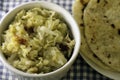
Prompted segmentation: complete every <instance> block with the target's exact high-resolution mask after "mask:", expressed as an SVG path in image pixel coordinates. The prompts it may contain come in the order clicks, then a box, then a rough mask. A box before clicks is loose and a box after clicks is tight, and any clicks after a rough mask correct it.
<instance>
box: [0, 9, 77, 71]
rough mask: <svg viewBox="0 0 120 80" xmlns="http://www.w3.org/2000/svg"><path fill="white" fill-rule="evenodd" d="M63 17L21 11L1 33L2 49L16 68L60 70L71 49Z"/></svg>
mask: <svg viewBox="0 0 120 80" xmlns="http://www.w3.org/2000/svg"><path fill="white" fill-rule="evenodd" d="M67 26H68V25H67V24H66V23H65V21H64V20H63V18H62V17H61V16H60V15H59V14H57V13H56V12H55V11H51V10H47V9H44V8H33V9H29V10H21V11H20V12H19V13H18V14H17V15H16V17H15V19H14V20H13V21H12V22H11V24H10V25H9V28H8V29H7V30H6V31H5V32H4V33H3V42H2V45H1V50H2V52H3V53H4V54H5V56H6V58H7V60H8V61H9V63H10V64H11V65H13V66H14V67H15V68H17V69H19V70H22V71H24V72H28V73H47V72H51V71H54V70H56V69H58V68H60V67H62V66H63V65H64V64H65V63H66V62H67V60H68V59H67V57H70V55H71V53H72V50H73V48H74V44H75V42H74V39H73V38H72V37H70V31H69V29H68V27H67Z"/></svg>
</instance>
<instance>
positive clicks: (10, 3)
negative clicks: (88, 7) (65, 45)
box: [0, 0, 111, 80]
mask: <svg viewBox="0 0 120 80" xmlns="http://www.w3.org/2000/svg"><path fill="white" fill-rule="evenodd" d="M30 1H43V0H0V19H1V18H2V17H3V16H4V15H5V13H7V12H8V11H9V10H11V9H13V7H15V6H17V5H19V4H21V3H24V2H30ZM44 1H49V2H53V3H56V4H58V5H60V6H61V7H64V8H65V9H66V10H68V11H69V12H70V13H71V7H72V4H73V2H74V0H44ZM0 80H33V79H26V78H22V77H20V76H15V75H14V74H12V73H11V72H10V71H9V70H8V69H7V68H6V67H5V66H4V64H3V63H2V62H1V61H0ZM34 80H35V79H34ZM62 80H111V79H109V78H107V77H105V76H103V75H101V74H99V73H98V72H96V71H95V70H93V69H92V68H91V67H90V66H89V65H88V64H87V63H86V62H85V61H84V60H83V59H82V57H81V56H80V55H78V57H77V59H76V61H75V62H74V64H73V66H72V67H71V69H70V71H69V72H68V73H67V75H66V76H65V77H64V78H62Z"/></svg>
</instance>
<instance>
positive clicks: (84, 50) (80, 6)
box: [72, 0, 112, 70]
mask: <svg viewBox="0 0 120 80" xmlns="http://www.w3.org/2000/svg"><path fill="white" fill-rule="evenodd" d="M88 2H89V0H76V1H75V2H74V4H73V7H72V12H73V16H74V18H75V20H76V22H77V23H78V25H79V28H80V31H81V41H82V42H81V47H80V54H82V55H83V56H84V57H87V58H89V59H90V60H91V61H92V62H94V63H95V64H96V65H98V66H99V67H101V68H102V69H107V70H112V69H111V68H109V67H108V66H107V65H105V64H104V63H102V62H101V61H100V60H99V59H98V58H97V56H96V55H95V54H94V53H93V52H92V51H91V50H90V49H89V46H88V44H87V42H86V39H85V35H84V29H85V26H84V22H83V12H84V9H85V8H86V6H87V3H88Z"/></svg>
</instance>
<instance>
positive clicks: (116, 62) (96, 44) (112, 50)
mask: <svg viewBox="0 0 120 80" xmlns="http://www.w3.org/2000/svg"><path fill="white" fill-rule="evenodd" d="M84 23H85V26H86V27H85V36H86V39H87V43H88V45H89V47H90V49H91V50H92V51H93V52H94V53H95V55H96V56H97V57H98V58H99V59H100V60H101V61H102V62H104V63H105V64H106V65H108V66H109V67H111V68H112V69H115V70H116V71H120V0H90V2H89V4H88V5H87V8H86V9H85V12H84Z"/></svg>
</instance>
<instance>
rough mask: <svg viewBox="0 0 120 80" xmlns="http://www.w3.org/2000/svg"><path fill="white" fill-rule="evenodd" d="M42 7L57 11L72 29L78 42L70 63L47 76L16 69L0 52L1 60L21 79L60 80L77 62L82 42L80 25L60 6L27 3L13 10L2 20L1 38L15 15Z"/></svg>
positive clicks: (40, 2)
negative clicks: (23, 10) (21, 11)
mask: <svg viewBox="0 0 120 80" xmlns="http://www.w3.org/2000/svg"><path fill="white" fill-rule="evenodd" d="M40 6H41V7H43V8H46V9H51V10H53V11H56V12H57V13H59V14H60V15H61V16H62V17H63V18H64V19H65V21H66V22H67V24H68V25H69V28H70V30H71V32H72V34H73V37H74V39H75V42H76V44H75V47H74V50H73V53H72V56H71V58H70V59H69V61H68V62H67V63H66V64H65V65H64V66H63V67H61V68H59V69H57V70H55V71H53V72H49V73H45V74H29V73H25V72H22V71H20V70H18V69H16V68H14V67H13V66H11V65H10V64H9V63H8V61H7V60H6V58H5V57H4V55H3V53H2V52H0V59H1V61H2V62H3V63H4V64H5V66H6V67H7V68H8V69H9V70H11V71H12V72H14V73H15V74H17V75H19V76H21V77H22V76H24V77H27V78H39V79H40V80H41V79H42V80H58V79H59V78H61V77H63V76H64V75H65V74H66V73H67V71H68V70H69V69H70V67H71V65H72V64H73V62H74V61H75V59H76V57H77V55H78V52H79V48H80V42H81V40H80V32H79V28H78V25H77V24H76V22H75V20H74V19H73V17H72V16H71V14H70V13H69V12H67V11H66V10H65V9H63V8H61V7H60V6H58V5H56V4H53V3H49V2H44V1H37V2H36V1H34V2H27V3H24V4H22V5H19V6H17V7H15V8H14V9H13V10H11V11H9V12H8V13H7V14H6V15H5V16H4V17H3V18H2V20H1V22H0V37H1V34H2V33H3V31H4V30H5V29H6V27H7V26H8V25H9V23H10V22H11V21H12V19H13V18H14V17H15V15H16V14H17V13H18V12H19V11H20V10H22V9H30V8H33V7H40ZM0 42H1V38H0Z"/></svg>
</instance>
